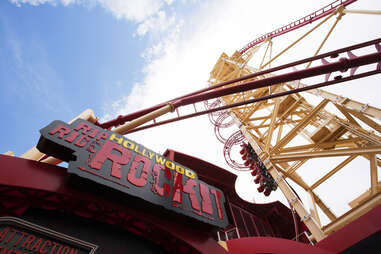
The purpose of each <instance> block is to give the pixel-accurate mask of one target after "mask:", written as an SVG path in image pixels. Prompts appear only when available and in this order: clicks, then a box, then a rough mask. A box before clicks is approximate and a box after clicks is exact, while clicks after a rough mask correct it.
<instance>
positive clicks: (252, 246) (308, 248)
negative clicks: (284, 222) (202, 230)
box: [227, 237, 336, 254]
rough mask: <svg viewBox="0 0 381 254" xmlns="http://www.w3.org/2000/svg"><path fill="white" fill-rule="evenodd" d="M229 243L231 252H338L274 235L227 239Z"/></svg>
mask: <svg viewBox="0 0 381 254" xmlns="http://www.w3.org/2000/svg"><path fill="white" fill-rule="evenodd" d="M227 245H228V249H229V253H230V254H242V253H250V254H263V253H282V254H295V253H308V254H336V252H332V251H329V250H325V249H320V248H317V247H314V246H312V245H308V244H303V243H300V242H295V241H291V240H286V239H281V238H273V237H245V238H240V239H234V240H230V241H227Z"/></svg>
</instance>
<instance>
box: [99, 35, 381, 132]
mask: <svg viewBox="0 0 381 254" xmlns="http://www.w3.org/2000/svg"><path fill="white" fill-rule="evenodd" d="M380 42H381V38H379V39H375V40H371V41H367V42H364V43H360V44H356V45H352V46H349V47H345V48H341V49H338V50H334V51H330V52H327V53H324V54H320V55H318V56H314V57H309V58H305V59H302V60H298V61H295V62H292V63H288V64H284V65H281V66H278V67H274V68H271V69H267V70H263V71H259V72H256V73H253V74H249V75H246V76H243V77H240V78H237V79H233V80H229V81H225V82H222V83H220V84H218V85H215V86H211V87H206V88H203V89H201V90H198V91H195V92H192V93H189V94H186V95H184V96H181V97H178V98H175V99H173V100H170V101H168V102H165V103H161V104H159V105H156V106H153V107H151V108H147V109H143V110H140V111H137V112H134V113H131V114H128V115H125V116H121V115H120V116H118V117H117V118H116V119H113V120H110V121H108V122H105V123H96V125H98V126H100V127H102V128H105V129H109V128H111V127H116V126H118V125H121V124H123V123H125V122H127V121H131V120H134V119H136V118H138V117H140V116H143V115H145V114H147V113H150V112H152V111H154V110H156V109H159V108H161V107H163V106H165V105H166V104H168V103H169V102H173V101H176V100H179V99H182V98H186V97H189V96H192V95H196V94H202V93H205V92H207V91H210V90H216V89H218V88H220V87H223V86H226V85H229V84H233V83H235V82H239V81H243V80H246V79H250V78H254V77H257V76H260V75H265V74H268V73H272V72H275V71H279V70H283V69H286V68H289V67H293V66H297V65H300V64H303V63H307V62H310V61H315V60H319V59H323V58H325V57H337V56H338V55H339V54H340V53H343V52H348V51H350V50H355V49H359V48H364V47H367V46H370V45H376V48H377V45H378V43H380ZM380 65H381V64H380ZM211 112H212V111H211ZM188 118H189V117H188ZM182 119H186V118H181V119H180V118H179V119H178V120H182ZM174 121H177V120H174ZM163 124H164V123H163Z"/></svg>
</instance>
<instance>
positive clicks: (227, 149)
mask: <svg viewBox="0 0 381 254" xmlns="http://www.w3.org/2000/svg"><path fill="white" fill-rule="evenodd" d="M245 140H246V138H245V137H244V136H243V135H242V133H241V131H237V132H235V133H233V134H232V135H231V136H230V137H229V138H228V140H226V142H225V146H224V157H225V161H226V163H227V164H228V165H229V166H230V167H231V168H233V169H235V170H239V171H249V170H251V169H250V168H248V167H247V166H245V165H244V164H243V163H238V162H236V161H235V160H234V159H233V158H232V157H231V150H232V147H233V146H236V145H238V146H240V145H241V144H243V142H244V141H245Z"/></svg>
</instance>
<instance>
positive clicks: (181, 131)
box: [0, 0, 381, 211]
mask: <svg viewBox="0 0 381 254" xmlns="http://www.w3.org/2000/svg"><path fill="white" fill-rule="evenodd" d="M332 1H333V0H321V1H315V0H306V1H300V0H289V1H279V0H267V1H254V0H240V1H238V0H237V1H236V0H234V1H233V0H139V1H129V0H1V1H0V114H1V125H0V133H1V142H0V153H5V152H7V151H9V150H10V151H13V152H14V153H15V155H16V156H20V155H21V154H23V153H24V152H25V151H27V150H28V149H29V148H31V147H33V146H35V145H36V143H37V141H38V138H39V129H41V128H43V127H44V126H45V125H47V124H48V123H50V122H51V121H53V120H64V121H69V120H71V119H72V118H74V117H75V116H76V115H78V114H80V113H81V112H82V111H83V110H85V109H87V108H90V109H92V110H93V111H94V112H95V115H96V116H97V117H99V118H100V119H101V121H104V120H105V119H111V118H115V117H116V116H118V115H119V114H127V113H130V112H134V111H136V110H139V109H142V108H146V107H149V106H152V105H155V104H157V103H160V102H163V101H166V100H168V99H171V98H174V97H176V96H179V95H183V94H185V93H187V92H191V91H195V90H197V89H200V88H204V87H206V86H207V85H208V83H207V80H208V78H209V72H210V71H211V70H212V68H213V66H214V64H215V62H216V61H217V59H218V58H219V56H220V55H221V53H222V52H226V53H227V54H228V55H231V54H233V53H234V51H235V50H238V49H240V48H241V47H242V46H244V45H245V44H246V43H248V42H250V41H251V40H253V39H255V38H256V37H258V36H261V35H263V34H265V33H267V32H269V31H272V30H273V29H275V28H278V27H280V26H283V25H285V24H287V23H289V22H291V21H294V20H296V19H298V18H301V17H302V16H304V15H307V14H309V13H311V12H312V11H315V10H317V9H319V8H321V7H322V6H323V5H326V4H329V3H331V2H332ZM301 2H303V4H301ZM350 8H353V9H370V10H377V9H378V10H380V9H381V1H376V0H361V1H357V2H356V3H354V4H352V5H351V6H350ZM379 24H380V17H379V16H376V15H373V16H362V15H356V14H353V15H349V14H348V15H345V16H344V17H343V19H342V21H340V23H339V25H338V26H337V28H335V30H334V33H333V36H331V37H330V38H329V39H328V40H327V43H326V45H325V46H324V47H323V49H322V52H327V51H329V50H334V49H337V48H341V47H344V46H349V45H352V44H355V43H360V42H364V41H367V40H371V39H376V38H379V37H380V35H381V30H380V27H379ZM309 28H310V27H308V29H309ZM328 28H329V26H325V27H322V29H321V30H318V31H317V32H316V33H314V34H311V36H310V37H309V38H307V39H306V40H304V41H303V42H302V43H300V45H299V44H298V45H297V46H296V48H295V49H293V50H291V51H290V52H289V53H288V54H286V55H285V56H284V57H281V58H279V59H278V60H277V61H275V62H274V65H273V66H276V65H280V64H281V63H285V62H290V61H292V60H297V59H301V58H305V57H309V56H311V55H312V54H313V52H314V51H315V50H316V48H317V47H318V41H321V39H322V34H324V31H325V32H326V31H328ZM364 28H366V29H364ZM306 29H307V28H306ZM304 31H305V30H304ZM322 31H323V33H322ZM300 32H303V31H297V32H295V33H294V32H293V33H290V34H287V35H285V36H282V38H281V37H279V38H278V39H276V40H274V41H273V42H274V47H273V49H274V54H275V52H279V51H280V50H281V49H283V48H284V47H285V46H287V45H289V44H290V43H291V42H292V41H293V40H295V39H296V38H297V35H298V34H299V35H300ZM250 64H251V63H250ZM253 66H255V65H254V64H253ZM364 80H365V81H364V82H362V83H360V84H361V86H359V85H351V84H348V85H347V87H348V88H350V89H343V87H342V86H337V87H336V86H335V87H332V88H330V89H331V90H330V91H331V92H334V93H337V94H340V95H343V96H347V97H349V98H354V99H356V100H358V101H361V102H365V103H370V104H371V105H373V106H376V107H381V101H380V100H379V94H380V89H379V88H377V87H375V86H374V85H375V84H377V83H379V77H372V78H367V79H364ZM328 90H329V89H328ZM197 106H199V109H201V106H200V105H197ZM181 110H182V109H181ZM235 131H236V129H234V132H235ZM232 132H233V131H232ZM230 134H231V133H230ZM129 138H131V139H133V140H135V141H136V142H138V143H141V144H143V145H145V146H147V147H148V148H150V149H152V150H154V151H156V152H158V153H162V152H164V151H165V149H166V148H171V149H175V150H178V151H181V152H184V153H187V154H190V155H192V156H195V157H198V158H201V159H204V160H207V161H210V162H211V163H214V164H216V165H219V166H221V167H224V168H228V166H227V165H226V163H225V161H224V158H223V153H222V151H223V145H222V144H221V143H219V142H218V141H217V140H216V138H215V134H214V129H213V126H212V125H211V124H210V122H209V120H208V119H207V117H198V118H197V119H191V120H186V121H182V122H179V123H174V124H170V125H166V126H162V127H158V128H154V129H151V130H147V131H142V132H139V133H135V134H133V135H129ZM195 170H196V171H197V169H195ZM241 176H242V177H241ZM238 179H239V182H240V183H244V185H245V186H246V187H247V186H249V185H250V184H252V177H251V176H250V175H247V174H240V175H239V178H238ZM250 188H255V186H251V187H249V189H250ZM246 189H247V188H246ZM246 194H248V196H246V198H247V199H248V200H252V197H253V195H254V196H255V192H254V193H253V192H250V191H249V192H248V191H246ZM262 196H263V195H259V196H256V197H255V198H256V200H257V201H258V200H259V202H267V201H269V200H263V197H262ZM274 196H275V198H274ZM327 196H330V195H327ZM271 198H274V199H275V200H276V199H278V198H279V199H281V200H282V195H281V194H280V195H278V196H277V195H273V194H272V195H271ZM271 198H270V199H271ZM274 199H273V200H274ZM283 201H284V199H283ZM339 202H341V200H340V199H332V204H333V206H334V205H335V203H339ZM344 210H345V209H342V211H344Z"/></svg>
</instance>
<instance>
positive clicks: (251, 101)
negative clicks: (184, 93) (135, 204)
mask: <svg viewBox="0 0 381 254" xmlns="http://www.w3.org/2000/svg"><path fill="white" fill-rule="evenodd" d="M378 54H379V53H378ZM377 57H378V58H379V57H380V55H378V56H377ZM377 61H378V60H376V62H377ZM344 66H345V64H344ZM320 67H324V66H320ZM343 68H344V67H343ZM328 72H329V71H328ZM329 73H330V72H329ZM379 73H381V70H379V69H377V70H375V71H368V72H364V73H361V74H357V75H353V76H349V77H341V76H337V77H336V78H335V79H333V80H331V81H325V82H322V83H318V84H315V85H309V86H306V87H301V88H297V89H293V90H289V91H286V92H281V93H276V94H272V95H269V96H264V97H261V98H255V99H250V100H246V101H243V102H238V103H233V104H230V105H225V106H222V107H219V108H213V109H208V110H205V111H200V112H197V113H194V114H189V115H185V116H181V117H177V118H174V119H168V120H163V121H161V122H156V123H155V124H147V125H144V126H142V127H138V128H135V129H133V130H130V131H129V132H128V133H132V132H136V131H140V130H144V129H148V128H152V127H155V126H160V125H163V124H167V123H171V122H175V121H179V120H184V119H188V118H192V117H196V116H200V115H204V114H209V113H212V112H215V111H221V110H226V109H229V108H234V107H239V106H242V105H246V104H250V103H254V102H258V101H263V100H268V99H273V98H278V97H282V96H286V95H290V94H293V93H299V92H304V91H308V90H312V89H316V88H321V87H325V86H330V85H333V84H338V83H343V82H346V81H350V80H354V79H359V78H363V77H367V76H371V75H376V74H379ZM289 74H292V73H289ZM295 80H299V78H297V77H296V78H295ZM257 81H262V80H257ZM251 83H253V82H251ZM260 83H261V82H260ZM246 84H249V83H244V84H242V85H246ZM267 85H268V83H266V84H264V83H262V84H260V87H264V86H267ZM255 88H258V87H254V88H252V89H255ZM233 93H234V92H233ZM209 95H211V94H209ZM191 103H192V102H191Z"/></svg>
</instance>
